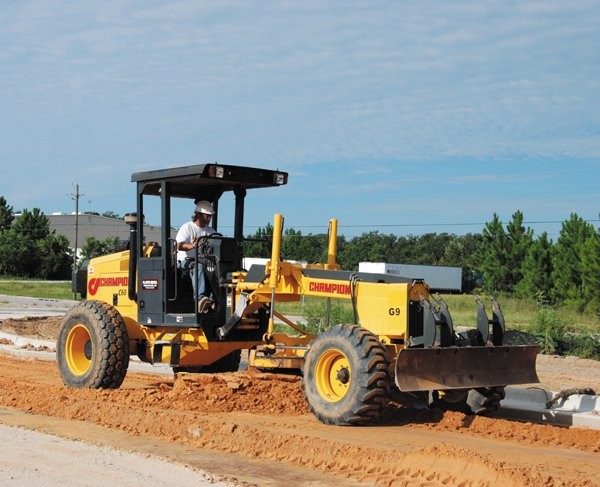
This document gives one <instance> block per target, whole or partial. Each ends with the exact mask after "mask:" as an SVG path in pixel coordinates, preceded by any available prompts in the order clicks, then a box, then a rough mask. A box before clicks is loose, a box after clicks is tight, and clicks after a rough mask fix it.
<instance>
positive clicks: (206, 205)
mask: <svg viewBox="0 0 600 487" xmlns="http://www.w3.org/2000/svg"><path fill="white" fill-rule="evenodd" d="M196 213H206V214H207V215H214V213H215V212H214V210H213V207H212V205H211V204H210V202H208V201H206V200H202V201H198V203H196Z"/></svg>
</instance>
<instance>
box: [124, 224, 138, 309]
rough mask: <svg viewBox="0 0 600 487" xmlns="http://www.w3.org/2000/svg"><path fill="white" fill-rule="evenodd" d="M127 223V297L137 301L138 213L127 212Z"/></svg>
mask: <svg viewBox="0 0 600 487" xmlns="http://www.w3.org/2000/svg"><path fill="white" fill-rule="evenodd" d="M124 220H125V223H127V225H129V278H128V279H127V297H128V298H129V299H130V300H131V301H137V293H136V291H135V287H136V286H135V285H136V282H135V280H136V275H137V234H138V232H137V214H135V213H127V214H126V215H125V218H124Z"/></svg>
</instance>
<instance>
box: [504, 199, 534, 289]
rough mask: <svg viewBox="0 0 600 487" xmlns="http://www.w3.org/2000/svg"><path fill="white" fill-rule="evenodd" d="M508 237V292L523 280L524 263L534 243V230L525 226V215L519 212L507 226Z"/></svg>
mask: <svg viewBox="0 0 600 487" xmlns="http://www.w3.org/2000/svg"><path fill="white" fill-rule="evenodd" d="M506 235H507V242H506V243H507V245H508V247H507V249H506V250H507V265H508V283H507V289H506V290H507V291H513V290H514V288H515V286H516V285H517V284H518V283H519V281H521V279H522V278H523V262H524V260H525V257H526V256H527V252H528V251H529V248H530V247H531V242H532V241H533V230H531V228H529V227H528V228H525V226H524V225H523V213H522V212H521V211H520V210H517V211H516V212H515V213H514V214H513V216H512V220H511V221H510V222H509V223H508V225H507V226H506Z"/></svg>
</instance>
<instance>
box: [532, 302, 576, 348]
mask: <svg viewBox="0 0 600 487" xmlns="http://www.w3.org/2000/svg"><path fill="white" fill-rule="evenodd" d="M568 327H569V325H568V324H567V323H566V322H564V321H562V320H561V319H560V318H559V316H558V315H557V313H556V311H555V310H554V308H552V307H550V306H546V305H542V306H540V309H539V311H538V312H537V315H536V318H535V321H534V323H533V325H532V326H531V329H530V331H531V333H532V334H533V335H534V336H535V337H536V339H537V342H538V343H539V345H540V347H541V348H542V350H541V352H542V353H543V354H553V353H558V354H559V355H562V353H561V351H562V348H563V346H561V344H562V343H563V342H564V341H565V333H566V332H567V331H568Z"/></svg>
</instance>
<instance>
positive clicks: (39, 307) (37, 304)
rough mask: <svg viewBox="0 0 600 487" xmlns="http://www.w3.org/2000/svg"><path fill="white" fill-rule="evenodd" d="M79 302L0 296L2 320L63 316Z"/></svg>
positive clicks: (0, 318)
mask: <svg viewBox="0 0 600 487" xmlns="http://www.w3.org/2000/svg"><path fill="white" fill-rule="evenodd" d="M76 303H77V301H72V300H68V299H46V298H29V297H25V296H10V295H8V294H0V320H3V319H7V318H24V317H25V316H62V315H64V314H65V313H66V312H67V310H68V309H69V308H71V307H72V306H73V305H75V304H76Z"/></svg>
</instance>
